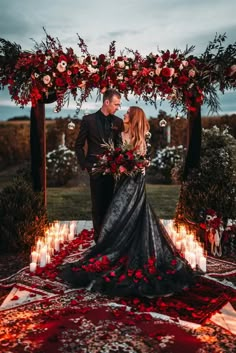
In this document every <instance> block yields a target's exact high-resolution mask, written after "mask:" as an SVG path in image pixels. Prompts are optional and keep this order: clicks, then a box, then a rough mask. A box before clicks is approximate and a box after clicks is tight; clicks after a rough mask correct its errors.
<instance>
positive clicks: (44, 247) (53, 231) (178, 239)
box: [30, 220, 207, 272]
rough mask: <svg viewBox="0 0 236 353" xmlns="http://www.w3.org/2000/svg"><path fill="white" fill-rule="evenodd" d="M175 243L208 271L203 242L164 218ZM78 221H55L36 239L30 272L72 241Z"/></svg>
mask: <svg viewBox="0 0 236 353" xmlns="http://www.w3.org/2000/svg"><path fill="white" fill-rule="evenodd" d="M162 222H163V225H164V226H165V228H166V230H167V232H168V234H169V236H170V238H171V240H172V242H173V244H174V245H175V247H176V248H177V250H179V251H180V252H181V253H182V254H183V256H184V258H185V259H186V260H187V261H188V263H189V264H190V266H191V267H192V268H193V269H194V268H199V269H201V270H202V271H203V272H206V262H207V257H206V252H205V250H204V247H203V245H202V243H201V242H200V241H199V240H198V239H197V238H196V235H195V234H194V233H192V232H188V231H187V229H186V228H185V227H184V226H180V228H179V230H178V231H177V230H176V227H175V226H174V223H173V221H172V220H168V221H166V220H162ZM75 230H76V221H71V222H68V223H64V224H61V225H60V223H59V222H58V221H55V222H53V223H52V224H51V225H50V226H49V228H48V229H47V230H46V231H45V234H44V237H39V238H37V239H36V244H35V246H33V247H32V251H31V256H30V257H31V262H30V272H35V271H36V268H37V266H39V267H45V266H46V265H47V264H49V263H50V262H51V257H52V256H53V254H54V253H55V252H59V250H60V247H61V246H63V244H64V243H65V242H67V243H68V242H70V241H72V240H73V239H74V237H75Z"/></svg>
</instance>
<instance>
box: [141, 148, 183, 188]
mask: <svg viewBox="0 0 236 353" xmlns="http://www.w3.org/2000/svg"><path fill="white" fill-rule="evenodd" d="M184 154H185V148H184V147H183V146H177V147H176V146H173V147H169V146H167V147H166V148H163V149H159V150H157V151H156V157H155V158H153V159H152V160H151V166H150V168H148V170H147V176H148V182H149V183H151V182H153V183H154V184H171V183H172V181H174V180H173V178H172V170H173V169H174V168H175V167H179V166H182V165H183V161H184Z"/></svg>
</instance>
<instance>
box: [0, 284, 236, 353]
mask: <svg viewBox="0 0 236 353" xmlns="http://www.w3.org/2000/svg"><path fill="white" fill-rule="evenodd" d="M6 314H7V315H6ZM0 320H1V327H0V351H1V352H2V353H10V352H14V353H22V352H31V353H52V352H53V353H57V352H60V353H69V352H70V353H72V352H74V353H76V352H78V353H115V352H119V353H138V352H142V353H158V352H163V353H165V352H166V353H168V352H171V353H180V352H182V351H183V346H184V350H185V352H191V353H210V352H212V353H213V352H214V353H215V352H227V351H231V352H233V351H234V348H236V345H235V342H233V341H232V337H231V335H230V334H229V333H227V332H225V331H224V330H222V329H219V330H218V332H217V333H216V332H214V330H213V329H212V328H211V327H208V328H207V327H205V328H204V331H200V330H199V328H198V329H195V330H193V329H188V328H183V327H181V326H179V325H178V324H176V323H174V322H165V321H163V320H160V319H155V318H153V316H152V315H150V314H149V313H142V314H137V313H135V312H133V311H128V310H127V308H126V307H124V306H121V307H119V306H115V305H108V304H107V302H106V300H104V298H103V297H102V296H99V295H97V294H92V293H87V295H85V293H84V291H80V290H73V291H70V292H68V293H66V294H64V295H56V296H53V297H52V298H47V299H44V300H40V301H37V302H34V303H30V304H28V305H21V306H19V307H17V308H13V309H10V310H7V312H6V311H3V312H0ZM213 332H214V334H213ZM220 334H221V336H222V337H224V342H219V343H218V337H217V335H220ZM214 341H215V345H214V346H213V345H212V343H214ZM217 346H218V348H217V350H215V348H216V347H217ZM223 347H224V348H227V349H229V350H223Z"/></svg>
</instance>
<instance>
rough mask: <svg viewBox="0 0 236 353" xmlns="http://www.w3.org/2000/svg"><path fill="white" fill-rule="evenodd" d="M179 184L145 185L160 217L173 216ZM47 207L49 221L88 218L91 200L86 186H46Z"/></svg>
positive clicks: (151, 202) (150, 200) (148, 196)
mask: <svg viewBox="0 0 236 353" xmlns="http://www.w3.org/2000/svg"><path fill="white" fill-rule="evenodd" d="M179 189H180V186H179V185H150V184H148V185H147V186H146V190H147V198H148V201H149V202H150V204H151V205H152V207H153V208H154V210H155V212H156V214H157V216H158V217H160V218H165V219H171V218H173V217H174V213H175V208H176V203H177V201H178V197H179ZM47 209H48V217H49V220H50V221H53V220H56V219H57V220H90V219H91V200H90V190H89V187H87V186H83V187H82V186H81V187H72V188H48V189H47Z"/></svg>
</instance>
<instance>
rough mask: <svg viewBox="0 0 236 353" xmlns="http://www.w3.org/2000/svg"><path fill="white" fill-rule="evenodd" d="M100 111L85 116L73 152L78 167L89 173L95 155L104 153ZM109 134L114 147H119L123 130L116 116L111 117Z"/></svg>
mask: <svg viewBox="0 0 236 353" xmlns="http://www.w3.org/2000/svg"><path fill="white" fill-rule="evenodd" d="M99 115H100V111H97V112H96V113H93V114H89V115H85V116H84V117H83V118H82V121H81V124H80V131H79V135H78V137H77V139H76V142H75V152H76V155H77V158H78V162H79V165H80V167H81V168H82V169H83V170H84V169H85V168H86V169H87V170H88V171H90V170H91V169H92V167H93V164H94V163H96V160H97V157H96V155H98V154H102V153H104V148H103V147H101V144H103V143H104V141H106V142H108V141H107V139H106V138H105V134H104V128H103V125H102V122H101V119H100V116H99ZM111 121H112V123H111V134H110V139H111V140H112V141H113V142H114V145H115V146H119V145H120V144H121V142H122V140H121V132H122V131H123V130H124V124H123V120H122V119H121V118H119V117H118V116H116V115H112V117H111ZM86 143H87V152H85V145H86Z"/></svg>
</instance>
